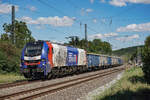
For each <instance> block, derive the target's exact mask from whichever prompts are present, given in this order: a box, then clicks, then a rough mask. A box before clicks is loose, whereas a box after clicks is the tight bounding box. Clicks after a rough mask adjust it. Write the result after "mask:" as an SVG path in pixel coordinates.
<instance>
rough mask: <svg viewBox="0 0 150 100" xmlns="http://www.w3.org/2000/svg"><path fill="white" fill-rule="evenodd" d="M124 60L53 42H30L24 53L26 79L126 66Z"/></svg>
mask: <svg viewBox="0 0 150 100" xmlns="http://www.w3.org/2000/svg"><path fill="white" fill-rule="evenodd" d="M122 64H123V61H122V59H121V58H120V57H114V56H107V55H100V54H92V53H87V52H86V51H85V50H84V49H79V48H74V47H71V46H64V45H60V44H55V43H51V42H49V41H36V42H29V43H27V44H26V45H25V46H24V48H23V50H22V54H21V73H23V75H24V76H25V77H26V78H32V79H35V78H51V77H57V76H64V75H67V74H75V73H76V74H78V73H81V72H86V71H91V70H95V69H102V68H106V67H107V68H108V67H115V66H119V65H122Z"/></svg>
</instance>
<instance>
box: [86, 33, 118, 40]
mask: <svg viewBox="0 0 150 100" xmlns="http://www.w3.org/2000/svg"><path fill="white" fill-rule="evenodd" d="M115 36H118V33H106V34H94V35H91V36H89V38H90V39H102V38H108V37H115Z"/></svg>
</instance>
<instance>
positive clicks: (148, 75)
mask: <svg viewBox="0 0 150 100" xmlns="http://www.w3.org/2000/svg"><path fill="white" fill-rule="evenodd" d="M142 61H143V67H142V70H143V72H144V78H145V79H146V81H147V82H148V83H150V47H147V46H145V47H144V49H143V53H142Z"/></svg>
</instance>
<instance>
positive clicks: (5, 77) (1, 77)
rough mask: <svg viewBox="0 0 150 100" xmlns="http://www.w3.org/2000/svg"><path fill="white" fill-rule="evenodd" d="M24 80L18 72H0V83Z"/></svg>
mask: <svg viewBox="0 0 150 100" xmlns="http://www.w3.org/2000/svg"><path fill="white" fill-rule="evenodd" d="M21 80H26V79H25V78H24V76H21V75H19V74H14V73H11V74H0V84H3V83H11V82H16V81H21Z"/></svg>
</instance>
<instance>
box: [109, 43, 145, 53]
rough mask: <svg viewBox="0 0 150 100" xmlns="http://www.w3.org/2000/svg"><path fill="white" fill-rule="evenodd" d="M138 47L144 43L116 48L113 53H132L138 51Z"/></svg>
mask: <svg viewBox="0 0 150 100" xmlns="http://www.w3.org/2000/svg"><path fill="white" fill-rule="evenodd" d="M138 47H143V45H140V46H133V47H128V48H122V49H119V50H114V51H113V52H112V54H113V55H117V56H124V55H132V54H133V53H134V52H136V50H137V48H138Z"/></svg>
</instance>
